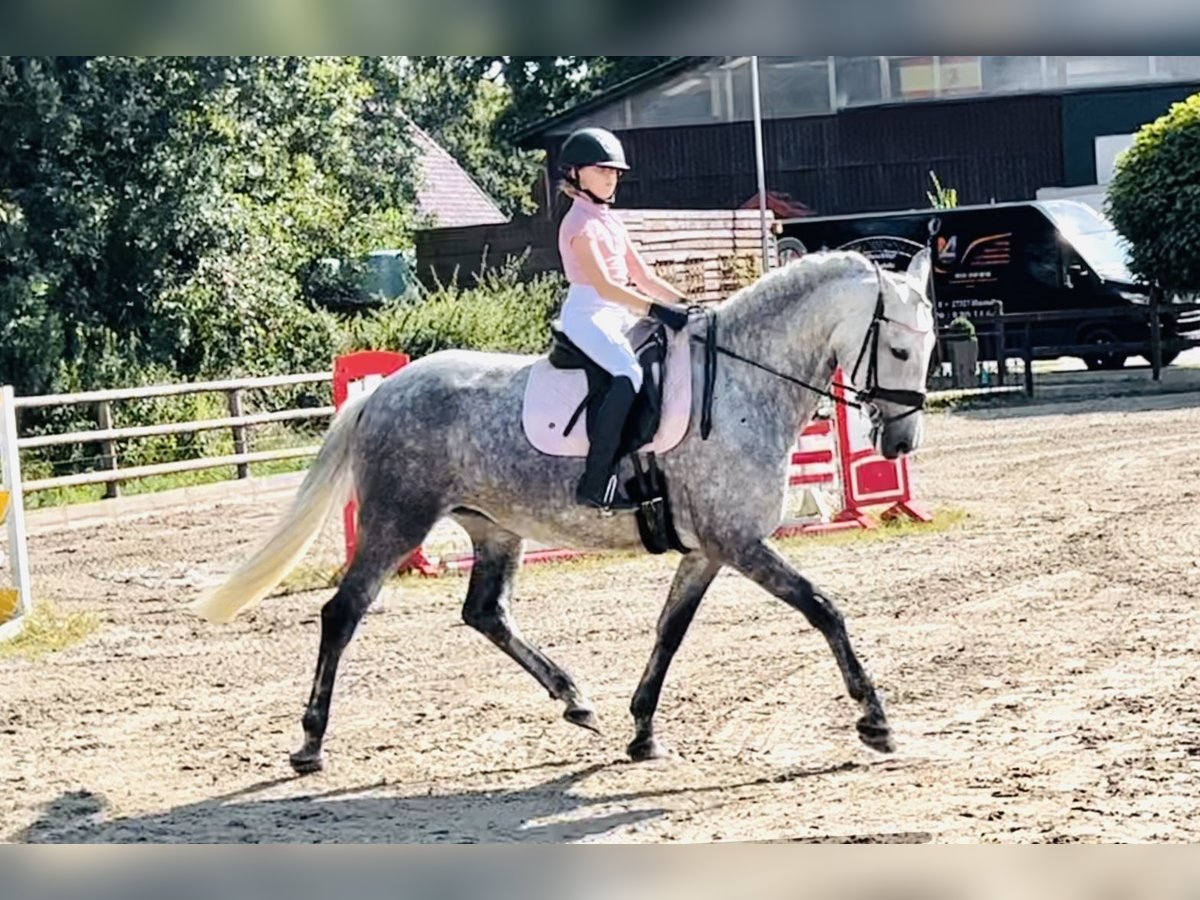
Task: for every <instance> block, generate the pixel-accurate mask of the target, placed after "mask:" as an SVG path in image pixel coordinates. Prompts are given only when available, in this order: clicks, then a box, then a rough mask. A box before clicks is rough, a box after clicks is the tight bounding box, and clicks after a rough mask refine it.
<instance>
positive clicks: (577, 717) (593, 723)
mask: <svg viewBox="0 0 1200 900" xmlns="http://www.w3.org/2000/svg"><path fill="white" fill-rule="evenodd" d="M563 718H564V719H566V720H567V721H568V722H570V723H571V724H572V725H578V726H579V727H580V728H586V729H587V730H588V731H591V732H593V733H594V734H599V733H600V722H599V721H598V720H597V719H596V714H595V713H594V712H593V711H592V710H590V709H588V708H587V707H586V706H568V707H567V708H566V711H565V712H563Z"/></svg>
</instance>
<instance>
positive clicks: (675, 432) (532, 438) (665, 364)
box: [522, 319, 692, 553]
mask: <svg viewBox="0 0 1200 900" xmlns="http://www.w3.org/2000/svg"><path fill="white" fill-rule="evenodd" d="M551 335H552V342H551V346H550V352H549V353H548V355H547V356H546V357H544V358H543V359H540V360H538V361H537V362H536V363H534V365H533V366H532V368H531V370H530V373H529V381H528V383H527V385H526V388H525V398H524V403H523V410H522V424H523V426H524V429H525V434H526V436H527V437H528V439H529V442H530V443H531V444H532V445H533V446H534V447H535V448H536V449H537V450H539V451H540V452H542V453H545V454H547V455H551V456H572V457H579V458H582V457H585V456H587V451H588V435H589V433H590V432H591V431H592V430H593V428H594V424H595V415H596V411H597V410H598V408H599V405H600V403H601V402H602V400H603V398H604V395H605V392H606V391H607V389H608V386H609V384H610V383H611V381H612V376H611V375H610V374H609V373H608V372H606V371H605V370H604V369H602V368H601V367H600V366H598V365H597V364H596V363H594V362H593V361H592V360H591V358H590V357H589V356H588V355H587V354H586V353H584V352H583V351H582V350H580V349H579V348H578V347H577V346H575V344H574V343H572V341H571V339H570V338H568V337H567V336H566V334H564V333H563V331H562V328H561V325H560V323H558V322H555V323H554V324H553V325H552V326H551ZM629 338H630V343H631V344H632V345H633V348H634V352H635V353H636V354H637V358H638V362H639V363H640V364H641V366H642V373H643V378H642V388H641V390H640V391H639V392H638V396H637V398H636V399H635V400H634V404H633V408H632V409H631V410H630V412H629V416H628V418H627V419H626V422H625V427H624V429H623V431H622V433H621V442H620V451H619V453H620V456H621V457H625V456H629V457H630V458H631V460H632V462H633V467H634V477H633V478H631V479H629V481H627V482H626V485H625V488H626V491H627V493H628V494H629V496H630V498H632V499H633V500H635V501H636V502H638V503H639V510H638V528H639V531H640V532H641V535H642V542H643V543H644V544H645V545H646V548H647V549H648V550H650V552H652V553H662V552H664V551H666V550H668V549H674V550H679V551H680V552H687V548H685V547H683V545H682V543H681V542H680V540H679V537H678V535H677V534H676V533H675V528H674V525H673V524H672V522H671V517H670V511H669V504H668V500H667V490H666V479H665V477H664V476H663V474H662V472H661V470H660V469H659V467H658V463H657V454H659V453H665V452H666V451H668V450H670V449H672V448H673V447H675V446H676V445H677V444H678V443H679V442H680V441H681V440H682V439H683V437H684V435H685V434H686V433H687V428H688V423H689V420H690V417H691V406H692V396H691V392H692V374H691V350H690V346H689V343H688V337H687V334H686V333H681V334H676V335H670V334H669V333H668V332H667V329H666V326H664V325H663V324H661V323H660V322H656V321H654V320H652V319H642V320H640V321H639V322H638V323H637V324H636V325H634V327H633V329H631V331H630V332H629ZM643 456H645V459H644V460H643V458H642V457H643Z"/></svg>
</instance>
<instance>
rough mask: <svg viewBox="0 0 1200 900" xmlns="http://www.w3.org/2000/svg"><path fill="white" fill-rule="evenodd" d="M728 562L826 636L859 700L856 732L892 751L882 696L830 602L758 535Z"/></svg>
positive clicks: (877, 747) (870, 743)
mask: <svg viewBox="0 0 1200 900" xmlns="http://www.w3.org/2000/svg"><path fill="white" fill-rule="evenodd" d="M730 557H731V558H730V560H729V562H730V564H731V565H732V566H733V567H734V568H736V569H737V570H738V571H739V572H741V573H742V574H743V575H745V576H746V577H747V578H749V579H751V580H752V581H755V582H757V583H758V584H759V585H760V586H762V587H763V588H765V589H766V590H768V591H770V592H771V593H772V594H774V595H775V596H776V597H778V598H780V599H781V600H783V601H784V602H786V603H788V604H789V605H790V606H793V607H795V608H796V609H798V610H800V612H802V613H804V615H805V617H806V618H807V619H808V621H809V622H810V623H812V625H813V627H814V628H816V629H817V630H818V631H820V632H821V634H823V635H824V636H825V640H826V641H828V642H829V647H830V649H832V650H833V655H834V658H836V659H837V663H838V668H840V669H841V670H842V679H843V680H844V681H845V682H846V691H847V692H848V693H849V694H850V696H851V697H852V698H853V699H854V700H856V701H858V704H859V706H861V707H862V711H863V715H862V718H860V719H859V720H858V737H859V739H860V740H861V741H862V742H863V743H864V744H866V745H867V746H868V747H870V748H871V749H872V750H878V751H879V752H880V753H891V752H893V751H894V750H895V749H896V748H895V746H894V745H893V743H892V732H891V727H890V726H889V725H888V721H887V716H886V714H885V713H884V711H883V701H881V700H880V699H879V694H878V693H877V692H876V690H875V684H874V682H872V681H871V676H870V675H868V674H867V672H866V670H865V669H864V668H863V666H862V664H861V663H860V662H859V661H858V657H857V656H856V655H855V653H854V648H853V647H851V646H850V638H849V636H848V635H847V634H846V623H845V620H844V619H843V618H842V614H841V612H840V611H839V610H838V608H837V606H836V605H834V602H833V601H832V600H831V599H829V597H826V596H825V595H824V594H822V593H821V592H820V591H818V590H817V589H816V588H815V587H813V585H812V583H811V582H810V581H808V579H806V578H804V577H803V576H802V575H800V574H799V573H798V572H797V571H796V570H795V569H793V568H792V567H791V566H790V565H788V563H787V562H786V561H785V560H784V559H783V558H782V557H781V556H780V555H779V554H778V553H776V552H775V551H774V550H772V549H771V548H770V547H768V546H767V545H766V544H765V543H763V542H762V541H756V542H755V543H753V544H751V545H750V546H748V547H743V548H740V549H738V550H735V551H734V552H733V553H731V554H730Z"/></svg>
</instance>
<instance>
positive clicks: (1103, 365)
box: [1080, 328, 1127, 372]
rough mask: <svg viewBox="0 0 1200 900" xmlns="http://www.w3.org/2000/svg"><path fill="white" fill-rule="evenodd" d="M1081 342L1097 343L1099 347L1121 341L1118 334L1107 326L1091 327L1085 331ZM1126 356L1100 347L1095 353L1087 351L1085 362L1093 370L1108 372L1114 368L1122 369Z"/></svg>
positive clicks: (1084, 356) (1084, 357)
mask: <svg viewBox="0 0 1200 900" xmlns="http://www.w3.org/2000/svg"><path fill="white" fill-rule="evenodd" d="M1080 343H1081V344H1096V345H1097V347H1099V346H1100V345H1104V344H1116V343H1119V341H1118V339H1117V336H1116V335H1115V334H1113V333H1112V332H1111V331H1109V330H1108V329H1107V328H1090V329H1088V330H1087V331H1086V332H1084V335H1083V338H1082V339H1081V340H1080ZM1126 358H1127V357H1126V356H1125V354H1123V353H1103V352H1100V351H1099V349H1097V351H1096V352H1095V353H1085V354H1084V355H1083V362H1084V365H1086V366H1087V367H1088V368H1089V369H1091V370H1092V371H1093V372H1096V371H1100V372H1108V371H1111V370H1113V369H1120V368H1122V367H1123V366H1124V365H1125V360H1126Z"/></svg>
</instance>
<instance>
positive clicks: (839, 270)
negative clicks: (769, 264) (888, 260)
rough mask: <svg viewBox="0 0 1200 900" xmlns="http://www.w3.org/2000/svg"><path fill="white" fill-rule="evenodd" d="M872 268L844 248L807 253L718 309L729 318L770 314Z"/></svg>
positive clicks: (739, 292)
mask: <svg viewBox="0 0 1200 900" xmlns="http://www.w3.org/2000/svg"><path fill="white" fill-rule="evenodd" d="M870 270H871V263H870V261H869V260H868V259H867V258H866V257H865V256H863V255H862V254H860V253H852V252H848V251H844V250H822V251H819V252H816V253H808V254H805V255H804V256H802V257H800V259H797V260H793V261H792V262H790V263H788V264H787V265H784V266H780V267H779V268H777V269H772V270H771V271H770V272H767V273H766V274H765V275H763V276H762V277H761V278H759V279H758V280H757V281H755V282H754V283H753V284H749V285H747V286H746V287H744V288H741V289H740V290H738V291H737V292H736V293H734V294H733V295H732V296H730V297H729V298H727V299H726V300H723V301H722V302H721V303H719V304H717V307H716V308H717V312H718V313H719V314H720V315H721V317H722V318H723V319H726V320H727V321H728V320H731V319H737V318H740V317H742V316H743V315H748V314H750V315H755V316H762V315H768V314H769V312H768V311H769V310H770V309H772V308H775V307H776V306H778V305H781V304H785V303H786V304H789V305H790V304H798V303H803V302H804V301H805V300H806V299H807V298H808V297H810V296H811V295H812V294H813V292H815V291H816V289H817V288H819V287H821V286H823V285H825V284H827V283H828V282H830V281H834V280H837V279H840V278H849V277H856V276H862V275H866V274H868V273H869V272H870Z"/></svg>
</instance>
